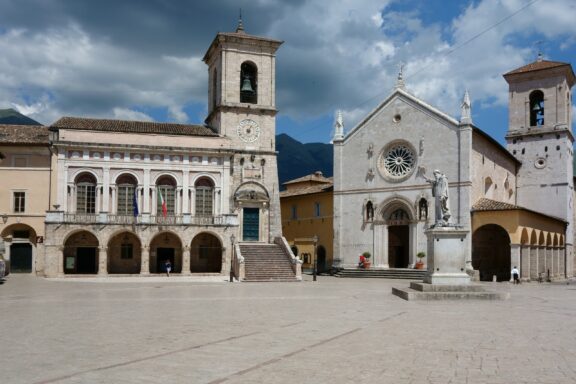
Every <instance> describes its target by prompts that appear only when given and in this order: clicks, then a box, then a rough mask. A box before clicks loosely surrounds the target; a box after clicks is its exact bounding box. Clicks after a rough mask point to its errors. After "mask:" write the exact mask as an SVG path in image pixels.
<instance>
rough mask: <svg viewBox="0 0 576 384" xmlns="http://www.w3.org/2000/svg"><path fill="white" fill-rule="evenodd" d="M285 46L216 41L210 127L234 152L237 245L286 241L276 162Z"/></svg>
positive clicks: (260, 40)
mask: <svg viewBox="0 0 576 384" xmlns="http://www.w3.org/2000/svg"><path fill="white" fill-rule="evenodd" d="M282 43H283V42H282V41H279V40H274V39H270V38H267V37H259V36H254V35H249V34H247V33H246V32H245V31H244V26H243V23H242V19H240V20H239V23H238V27H237V28H236V31H235V32H229V33H223V32H220V33H218V34H217V35H216V37H215V38H214V40H213V41H212V44H210V47H209V48H208V50H207V52H206V54H205V55H204V58H203V60H204V62H205V63H206V64H207V65H208V79H209V80H208V89H209V92H208V117H207V118H206V121H205V123H206V125H208V126H209V127H210V128H211V129H213V130H214V131H216V132H217V133H218V134H220V135H221V136H223V137H224V138H226V139H228V143H229V148H230V149H232V150H233V151H234V156H233V157H232V159H231V160H232V169H233V172H232V175H231V179H232V180H231V181H232V183H231V190H230V196H231V200H233V201H231V206H233V207H234V210H235V211H236V212H237V213H238V215H239V220H240V229H239V233H238V236H237V239H238V240H239V241H244V242H246V241H250V242H268V243H271V242H272V241H274V240H275V239H276V238H277V237H279V236H281V235H282V226H281V222H280V197H279V184H278V168H277V157H276V142H275V141H276V114H277V112H278V111H277V109H276V51H277V50H278V48H279V47H280V45H281V44H282Z"/></svg>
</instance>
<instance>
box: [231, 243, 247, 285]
mask: <svg viewBox="0 0 576 384" xmlns="http://www.w3.org/2000/svg"><path fill="white" fill-rule="evenodd" d="M233 253H234V255H233V256H232V270H233V271H234V277H236V280H238V281H243V280H244V278H245V277H246V271H245V267H244V266H245V264H244V256H242V251H241V250H240V245H239V244H238V243H235V244H234V252H233Z"/></svg>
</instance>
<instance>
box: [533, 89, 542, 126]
mask: <svg viewBox="0 0 576 384" xmlns="http://www.w3.org/2000/svg"><path fill="white" fill-rule="evenodd" d="M541 125H544V93H543V92H542V91H534V92H532V93H530V126H531V127H536V126H541Z"/></svg>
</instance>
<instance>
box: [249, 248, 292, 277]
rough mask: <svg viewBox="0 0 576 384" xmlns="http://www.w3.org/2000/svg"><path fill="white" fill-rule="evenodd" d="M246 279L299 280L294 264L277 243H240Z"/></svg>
mask: <svg viewBox="0 0 576 384" xmlns="http://www.w3.org/2000/svg"><path fill="white" fill-rule="evenodd" d="M239 246H240V253H241V254H242V257H244V271H245V278H244V281H247V282H250V281H298V280H297V279H296V274H295V273H294V270H293V269H292V264H291V262H290V259H289V258H288V256H287V255H286V254H285V253H284V251H283V250H282V248H281V247H280V246H279V245H276V244H256V243H240V244H239Z"/></svg>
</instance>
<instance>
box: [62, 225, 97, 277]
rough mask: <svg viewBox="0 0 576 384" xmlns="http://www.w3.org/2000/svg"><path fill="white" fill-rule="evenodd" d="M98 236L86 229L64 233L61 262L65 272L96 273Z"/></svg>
mask: <svg viewBox="0 0 576 384" xmlns="http://www.w3.org/2000/svg"><path fill="white" fill-rule="evenodd" d="M99 245H100V243H99V241H98V237H96V235H94V234H93V233H92V232H90V231H88V230H77V231H74V232H71V233H69V234H67V235H66V238H65V240H64V250H63V255H64V257H63V262H64V273H65V274H88V275H90V274H96V273H98V246H99Z"/></svg>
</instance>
